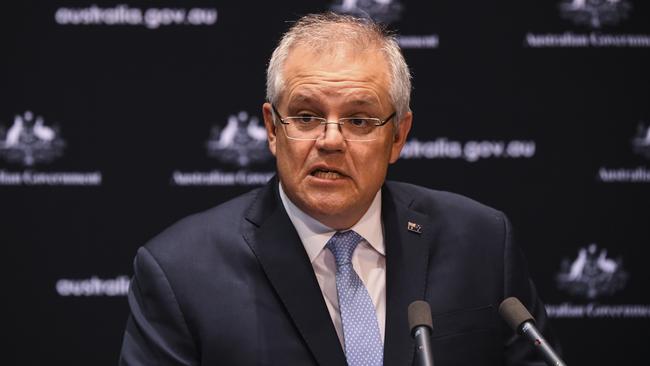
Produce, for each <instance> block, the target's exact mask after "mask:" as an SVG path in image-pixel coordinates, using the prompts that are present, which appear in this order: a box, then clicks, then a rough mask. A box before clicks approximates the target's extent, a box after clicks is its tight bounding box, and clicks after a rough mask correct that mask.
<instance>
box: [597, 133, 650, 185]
mask: <svg viewBox="0 0 650 366" xmlns="http://www.w3.org/2000/svg"><path fill="white" fill-rule="evenodd" d="M629 146H630V150H631V152H632V153H634V154H635V155H637V156H639V157H641V158H642V159H643V160H649V161H650V123H649V122H645V121H641V122H639V124H638V125H637V128H636V134H635V135H634V136H633V137H632V138H631V139H630V145H629ZM596 180H597V181H600V182H602V183H650V169H649V168H648V166H647V165H641V164H639V165H636V166H634V167H629V166H618V167H611V166H601V167H600V168H599V169H598V174H597V175H596Z"/></svg>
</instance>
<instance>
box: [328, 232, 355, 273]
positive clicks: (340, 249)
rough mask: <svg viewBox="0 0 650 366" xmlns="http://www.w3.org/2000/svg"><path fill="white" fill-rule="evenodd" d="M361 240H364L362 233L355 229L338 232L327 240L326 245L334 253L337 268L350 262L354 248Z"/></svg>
mask: <svg viewBox="0 0 650 366" xmlns="http://www.w3.org/2000/svg"><path fill="white" fill-rule="evenodd" d="M361 240H363V237H361V235H359V234H357V233H356V232H355V231H352V230H348V231H339V232H337V233H336V234H334V236H333V237H332V238H331V239H330V240H329V241H328V242H327V244H326V246H327V248H328V249H329V250H330V251H331V252H332V254H334V258H335V259H336V267H337V268H340V267H341V266H344V265H346V264H348V263H350V261H351V259H352V253H354V249H355V248H356V247H357V245H358V244H359V242H361Z"/></svg>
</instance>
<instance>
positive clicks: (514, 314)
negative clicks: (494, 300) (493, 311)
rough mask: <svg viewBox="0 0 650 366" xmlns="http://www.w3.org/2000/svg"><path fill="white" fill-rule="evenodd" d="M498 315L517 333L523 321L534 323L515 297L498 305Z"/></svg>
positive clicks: (533, 319)
mask: <svg viewBox="0 0 650 366" xmlns="http://www.w3.org/2000/svg"><path fill="white" fill-rule="evenodd" d="M499 314H501V317H502V318H503V320H505V321H506V323H508V325H509V326H510V328H512V329H513V330H514V331H515V332H517V333H519V327H520V326H521V324H523V323H524V322H525V321H532V322H533V323H534V322H535V318H533V316H532V315H531V314H530V313H529V312H528V310H526V307H525V306H524V305H523V304H522V303H521V301H519V299H517V298H516V297H509V298H507V299H505V300H503V301H502V302H501V305H499Z"/></svg>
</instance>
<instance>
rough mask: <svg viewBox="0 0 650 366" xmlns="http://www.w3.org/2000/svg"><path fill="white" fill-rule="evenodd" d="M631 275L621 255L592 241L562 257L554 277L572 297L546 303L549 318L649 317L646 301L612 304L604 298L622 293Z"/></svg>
mask: <svg viewBox="0 0 650 366" xmlns="http://www.w3.org/2000/svg"><path fill="white" fill-rule="evenodd" d="M629 278H630V275H629V274H628V272H627V271H626V270H625V268H624V266H623V258H622V257H621V256H616V257H614V256H611V255H609V254H608V252H607V249H606V248H602V247H601V248H599V247H598V244H596V243H592V244H589V245H587V246H585V247H582V248H580V249H578V252H577V254H576V255H575V256H573V257H571V258H564V259H563V260H562V263H561V265H560V270H559V271H558V273H557V276H556V278H555V279H556V283H557V288H558V290H560V291H562V292H564V293H566V294H568V295H570V296H572V298H573V300H574V301H572V302H569V301H567V302H564V303H561V304H547V305H546V312H547V313H548V315H549V317H551V318H650V305H649V304H611V303H608V302H607V297H608V296H611V295H614V294H618V293H624V291H625V286H626V285H627V282H628V280H629Z"/></svg>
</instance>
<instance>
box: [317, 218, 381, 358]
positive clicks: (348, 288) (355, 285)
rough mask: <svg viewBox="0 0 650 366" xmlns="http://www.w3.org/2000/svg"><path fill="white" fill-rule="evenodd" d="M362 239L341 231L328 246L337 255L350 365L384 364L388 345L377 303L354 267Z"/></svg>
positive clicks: (346, 352)
mask: <svg viewBox="0 0 650 366" xmlns="http://www.w3.org/2000/svg"><path fill="white" fill-rule="evenodd" d="M361 240H363V238H362V237H361V235H359V234H357V233H356V232H354V231H352V230H349V231H345V232H337V233H336V234H334V236H333V237H332V238H331V239H330V240H329V241H328V242H327V244H326V246H327V248H328V249H329V250H330V251H331V252H332V254H334V258H335V259H336V291H337V292H338V295H339V310H340V312H341V322H342V323H343V338H344V339H345V357H346V358H347V360H348V365H350V366H381V365H383V363H384V346H383V343H382V341H381V335H380V333H379V325H378V324H377V314H376V312H375V306H374V305H373V304H372V299H370V295H369V294H368V290H367V289H366V287H365V286H364V285H363V282H362V281H361V279H360V278H359V276H358V275H357V273H356V272H355V271H354V268H352V261H351V260H352V253H354V249H355V248H356V247H357V244H359V242H360V241H361Z"/></svg>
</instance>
